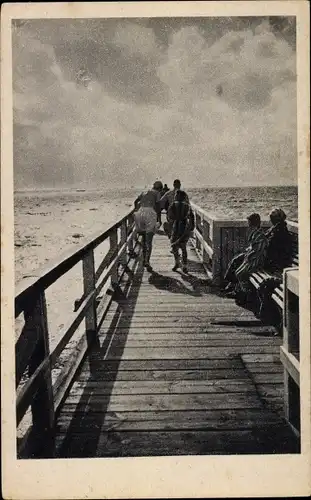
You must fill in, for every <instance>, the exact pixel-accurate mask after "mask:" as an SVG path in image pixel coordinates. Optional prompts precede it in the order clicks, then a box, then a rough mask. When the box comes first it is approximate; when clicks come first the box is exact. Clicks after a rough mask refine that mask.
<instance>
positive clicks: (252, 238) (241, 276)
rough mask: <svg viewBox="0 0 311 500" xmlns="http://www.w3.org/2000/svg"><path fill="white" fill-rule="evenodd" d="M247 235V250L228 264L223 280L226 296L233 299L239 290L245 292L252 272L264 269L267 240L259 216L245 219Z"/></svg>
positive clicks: (254, 214)
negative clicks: (225, 283)
mask: <svg viewBox="0 0 311 500" xmlns="http://www.w3.org/2000/svg"><path fill="white" fill-rule="evenodd" d="M247 221H248V226H249V235H248V239H247V248H246V250H245V251H244V252H243V253H240V254H238V255H236V256H235V257H234V258H233V259H232V261H231V262H230V264H229V266H228V269H227V271H226V274H225V277H224V279H225V280H226V281H227V282H228V285H227V286H226V288H225V292H226V294H227V296H232V297H234V298H235V296H236V292H238V291H239V290H242V291H247V289H248V286H247V284H246V283H247V281H248V277H249V275H250V274H251V273H253V272H254V271H257V270H259V269H261V268H263V267H264V263H265V260H266V252H267V245H268V240H267V237H266V236H265V233H264V231H263V229H262V228H261V220H260V215H259V214H256V213H253V214H251V215H249V216H248V217H247Z"/></svg>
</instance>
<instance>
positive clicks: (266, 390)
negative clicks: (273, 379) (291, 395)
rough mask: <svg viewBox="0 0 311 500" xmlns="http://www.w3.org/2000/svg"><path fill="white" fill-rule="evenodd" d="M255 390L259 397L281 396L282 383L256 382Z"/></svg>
mask: <svg viewBox="0 0 311 500" xmlns="http://www.w3.org/2000/svg"><path fill="white" fill-rule="evenodd" d="M256 388H257V391H258V392H259V394H260V397H263V398H266V397H269V398H272V397H273V398H281V399H282V398H283V384H282V382H280V383H279V384H276V383H270V384H258V385H256Z"/></svg>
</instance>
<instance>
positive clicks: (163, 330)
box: [100, 323, 277, 343]
mask: <svg viewBox="0 0 311 500" xmlns="http://www.w3.org/2000/svg"><path fill="white" fill-rule="evenodd" d="M108 327H109V325H105V327H103V328H101V332H100V335H101V336H104V335H105V332H106V331H108ZM115 333H116V334H117V335H119V334H121V335H122V334H123V333H128V335H140V336H141V335H148V336H149V335H157V336H159V337H162V336H163V335H169V334H170V333H171V334H172V335H187V336H189V335H191V336H192V335H194V336H195V335H196V336H199V335H214V336H218V335H219V336H221V335H224V336H225V335H227V336H230V335H232V338H234V335H236V336H240V337H243V336H247V337H252V338H254V337H255V338H256V337H257V336H258V337H264V336H265V335H269V338H271V341H273V338H275V339H277V337H270V336H271V335H272V334H274V333H275V329H274V328H273V327H271V328H269V327H265V326H262V327H260V326H253V327H248V328H247V327H243V326H238V325H232V326H231V327H228V326H223V327H221V326H220V325H215V324H213V323H209V324H205V325H196V327H195V329H194V328H193V325H185V326H184V325H179V324H174V325H173V326H167V325H161V327H157V325H156V324H153V325H147V326H145V325H137V326H134V325H131V324H130V325H128V326H124V325H119V324H118V328H117V329H116V331H115ZM219 338H220V337H219ZM276 343H277V342H276Z"/></svg>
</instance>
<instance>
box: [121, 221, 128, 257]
mask: <svg viewBox="0 0 311 500" xmlns="http://www.w3.org/2000/svg"><path fill="white" fill-rule="evenodd" d="M126 240H127V225H126V219H125V220H124V221H123V222H122V224H121V242H120V245H121V247H122V245H124V243H125V242H126ZM120 263H121V264H122V265H123V266H126V249H125V250H124V252H123V254H122V255H121V257H120Z"/></svg>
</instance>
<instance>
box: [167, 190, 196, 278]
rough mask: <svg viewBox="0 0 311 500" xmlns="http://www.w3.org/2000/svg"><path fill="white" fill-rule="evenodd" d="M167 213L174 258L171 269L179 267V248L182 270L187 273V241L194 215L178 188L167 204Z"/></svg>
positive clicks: (184, 194) (183, 192)
mask: <svg viewBox="0 0 311 500" xmlns="http://www.w3.org/2000/svg"><path fill="white" fill-rule="evenodd" d="M167 215H168V219H169V221H170V222H171V227H172V230H171V245H172V253H173V255H174V258H175V265H174V267H173V271H177V269H178V268H179V267H181V265H180V255H179V250H181V256H182V270H183V272H184V273H187V272H188V268H187V264H188V254H187V243H188V240H189V238H190V234H191V231H193V228H194V215H193V211H192V208H191V206H190V204H189V200H188V196H187V194H186V193H185V191H182V190H179V189H178V190H177V191H176V193H175V198H174V201H173V203H172V204H171V205H170V206H169V209H168V213H167Z"/></svg>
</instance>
